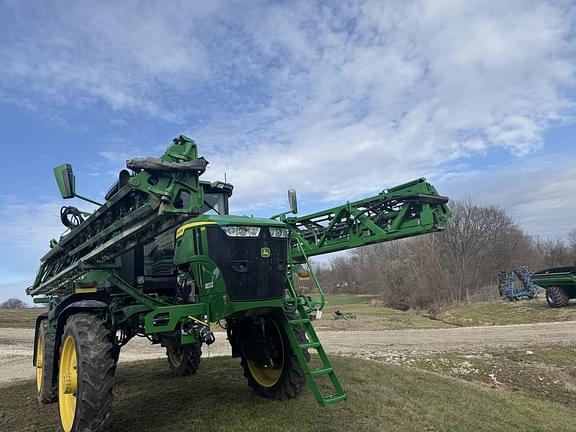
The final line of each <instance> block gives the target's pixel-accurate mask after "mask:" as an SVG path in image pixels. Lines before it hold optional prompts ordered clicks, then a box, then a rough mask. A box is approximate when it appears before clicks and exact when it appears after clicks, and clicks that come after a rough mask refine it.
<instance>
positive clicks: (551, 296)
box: [546, 286, 570, 308]
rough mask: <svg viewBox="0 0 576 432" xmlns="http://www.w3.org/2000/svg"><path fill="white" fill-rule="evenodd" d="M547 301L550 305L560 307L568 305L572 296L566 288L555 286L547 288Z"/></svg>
mask: <svg viewBox="0 0 576 432" xmlns="http://www.w3.org/2000/svg"><path fill="white" fill-rule="evenodd" d="M546 301H547V302H548V306H550V307H553V308H559V307H564V306H568V302H569V301H570V298H569V297H568V294H567V293H566V290H565V289H564V288H562V287H558V286H553V287H550V288H548V289H546Z"/></svg>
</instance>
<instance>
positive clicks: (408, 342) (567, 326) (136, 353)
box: [0, 321, 576, 386]
mask: <svg viewBox="0 0 576 432" xmlns="http://www.w3.org/2000/svg"><path fill="white" fill-rule="evenodd" d="M319 336H320V339H321V341H322V343H323V345H324V347H325V348H326V350H327V351H328V352H331V353H339V354H358V353H362V352H370V353H382V354H390V353H407V352H448V351H460V352H482V351H485V350H488V349H498V348H517V347H523V346H536V345H547V344H554V343H576V321H567V322H556V323H543V324H521V325H513V326H492V327H461V328H448V329H435V330H383V331H323V332H320V333H319ZM33 337H34V332H33V330H30V329H16V328H0V372H1V373H0V386H5V385H7V384H8V383H10V382H13V381H18V380H23V379H32V378H33V377H34V368H33V366H32V364H31V363H32V344H33ZM220 355H230V347H229V345H228V342H227V341H226V337H225V334H224V333H222V332H219V333H217V334H216V343H215V344H214V345H212V346H210V347H203V357H204V358H207V357H213V356H220ZM163 357H165V354H164V350H163V349H162V348H161V347H159V346H153V345H151V344H150V343H149V342H148V340H146V339H143V338H135V339H134V340H132V341H131V342H130V343H129V344H128V345H127V346H126V347H125V348H124V349H123V350H122V353H121V355H120V361H134V360H144V359H152V358H163Z"/></svg>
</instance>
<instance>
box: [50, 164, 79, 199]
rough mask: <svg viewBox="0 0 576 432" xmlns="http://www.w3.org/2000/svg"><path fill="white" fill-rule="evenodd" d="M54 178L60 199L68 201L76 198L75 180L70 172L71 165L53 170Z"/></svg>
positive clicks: (64, 165)
mask: <svg viewBox="0 0 576 432" xmlns="http://www.w3.org/2000/svg"><path fill="white" fill-rule="evenodd" d="M54 177H56V183H58V189H60V194H61V195H62V198H64V199H68V198H74V197H75V196H76V179H75V178H74V173H73V172H72V165H70V164H62V165H58V166H57V167H56V168H54Z"/></svg>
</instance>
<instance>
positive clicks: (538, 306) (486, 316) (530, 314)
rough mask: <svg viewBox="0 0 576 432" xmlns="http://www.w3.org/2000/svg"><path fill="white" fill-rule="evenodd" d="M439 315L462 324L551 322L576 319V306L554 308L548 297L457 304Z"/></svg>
mask: <svg viewBox="0 0 576 432" xmlns="http://www.w3.org/2000/svg"><path fill="white" fill-rule="evenodd" d="M436 317H437V318H438V319H441V320H443V321H444V322H447V323H453V324H457V325H461V326H482V325H506V324H530V323H539V322H551V321H576V305H575V304H570V306H567V307H564V308H559V309H554V308H551V307H549V306H548V305H547V304H546V300H545V299H535V300H522V301H518V302H510V301H507V300H497V301H493V302H485V303H471V304H466V305H461V306H453V307H450V308H448V309H446V310H444V311H442V312H439V313H438V314H437V315H436Z"/></svg>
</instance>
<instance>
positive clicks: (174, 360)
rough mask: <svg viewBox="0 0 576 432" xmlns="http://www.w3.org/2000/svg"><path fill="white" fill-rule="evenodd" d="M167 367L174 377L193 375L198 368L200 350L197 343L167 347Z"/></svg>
mask: <svg viewBox="0 0 576 432" xmlns="http://www.w3.org/2000/svg"><path fill="white" fill-rule="evenodd" d="M166 356H167V357H168V367H169V368H170V370H171V371H172V375H174V376H175V377H181V376H187V375H194V374H195V373H196V371H198V368H199V367H200V357H201V356H202V348H201V346H200V344H199V343H197V344H192V345H184V346H182V345H180V344H178V345H169V346H167V347H166Z"/></svg>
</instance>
